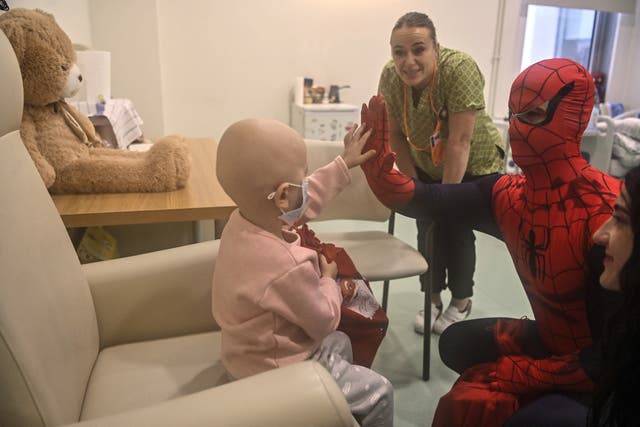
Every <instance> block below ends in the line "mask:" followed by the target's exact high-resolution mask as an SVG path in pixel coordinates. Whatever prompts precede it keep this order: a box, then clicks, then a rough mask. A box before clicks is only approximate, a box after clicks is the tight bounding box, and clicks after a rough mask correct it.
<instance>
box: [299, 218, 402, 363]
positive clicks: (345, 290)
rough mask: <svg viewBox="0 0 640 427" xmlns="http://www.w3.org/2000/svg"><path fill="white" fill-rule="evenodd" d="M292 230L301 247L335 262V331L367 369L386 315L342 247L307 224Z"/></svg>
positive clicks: (381, 335) (384, 329) (356, 360)
mask: <svg viewBox="0 0 640 427" xmlns="http://www.w3.org/2000/svg"><path fill="white" fill-rule="evenodd" d="M296 232H297V233H298V235H299V236H300V244H301V245H302V246H304V247H306V248H310V249H314V250H315V251H317V252H318V254H322V255H324V256H325V258H326V259H327V261H329V262H332V261H335V262H336V264H337V266H338V280H337V281H338V283H339V284H340V288H341V290H342V295H343V297H344V301H343V302H342V308H341V310H340V324H339V325H338V330H339V331H342V332H344V333H345V334H347V335H348V336H349V338H350V339H351V347H352V349H353V363H354V364H355V365H360V366H365V367H367V368H370V367H371V364H372V363H373V359H374V358H375V356H376V353H377V351H378V348H379V347H380V344H381V343H382V339H383V338H384V336H385V334H386V333H387V328H388V326H389V318H388V317H387V315H386V313H385V312H384V310H382V307H380V305H379V304H378V303H377V301H376V300H375V297H374V296H373V292H371V287H370V286H369V282H367V281H366V279H364V278H363V277H362V275H361V274H360V273H359V272H358V270H357V269H356V266H355V265H354V264H353V261H352V260H351V258H350V257H349V255H348V254H347V252H346V251H345V250H344V249H343V248H339V247H337V246H335V245H334V244H332V243H322V242H321V241H320V240H319V239H318V238H317V237H316V234H315V233H314V232H313V231H312V230H311V229H310V228H309V227H308V226H307V224H304V225H302V226H300V227H297V228H296ZM354 293H358V294H359V295H358V297H355V296H354Z"/></svg>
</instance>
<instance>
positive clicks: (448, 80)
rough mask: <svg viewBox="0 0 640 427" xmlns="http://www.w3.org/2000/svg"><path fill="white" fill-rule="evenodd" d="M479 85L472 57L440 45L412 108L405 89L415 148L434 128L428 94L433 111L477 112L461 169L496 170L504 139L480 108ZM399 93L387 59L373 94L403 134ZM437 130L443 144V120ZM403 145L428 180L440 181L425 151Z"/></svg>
mask: <svg viewBox="0 0 640 427" xmlns="http://www.w3.org/2000/svg"><path fill="white" fill-rule="evenodd" d="M483 89H484V77H483V76H482V73H481V72H480V69H479V68H478V65H477V64H476V62H475V61H474V60H473V58H471V56H469V55H467V54H466V53H464V52H460V51H456V50H453V49H447V48H443V47H441V48H440V55H439V58H438V71H437V73H436V79H435V83H434V88H433V90H430V87H429V86H427V87H426V88H425V89H424V90H423V91H422V95H421V96H420V101H419V103H418V106H417V107H414V103H413V102H412V99H413V97H412V94H411V89H410V88H408V90H407V105H406V106H405V107H406V114H407V125H408V127H409V135H410V136H411V142H412V143H413V144H414V145H416V146H417V147H420V148H422V147H426V146H429V145H430V144H429V141H430V137H431V135H432V134H433V133H434V130H435V127H436V114H435V113H434V112H433V110H432V108H431V100H430V96H431V92H433V104H434V107H435V111H437V112H441V111H442V110H446V111H447V112H448V113H458V112H462V111H470V110H476V111H477V114H476V121H475V126H474V129H473V135H472V137H471V151H470V153H469V163H468V165H467V171H466V173H467V174H468V175H486V174H490V173H494V172H499V171H501V170H502V168H503V166H504V161H503V157H504V150H505V146H504V141H502V138H501V137H500V133H499V132H498V129H497V128H496V127H495V125H494V124H493V121H492V120H491V117H489V115H488V114H487V112H486V110H485V105H484V93H483ZM403 91H404V83H403V82H402V80H401V79H400V77H399V76H398V74H397V73H396V70H395V67H394V64H393V61H389V62H388V63H387V64H386V65H385V67H384V69H383V70H382V75H381V76H380V84H379V87H378V92H379V93H381V94H383V95H384V98H385V101H386V103H387V109H388V110H389V116H390V117H392V118H394V119H395V120H397V121H398V123H399V124H400V127H401V129H402V132H403V134H404V133H405V125H404V111H405V109H404V107H403V102H404V93H403ZM440 134H441V138H442V143H444V144H446V143H447V139H448V137H449V124H448V121H447V120H446V119H444V120H443V121H442V124H441V129H440ZM405 136H406V135H405ZM409 149H410V152H411V156H412V157H413V161H414V163H415V164H416V166H418V167H419V168H421V169H422V170H424V171H425V172H426V173H427V174H428V175H429V176H430V177H432V178H433V179H442V172H443V164H442V163H441V164H439V165H438V166H435V165H434V164H433V162H432V161H431V150H430V149H427V150H424V151H418V150H415V149H414V148H413V147H411V145H409Z"/></svg>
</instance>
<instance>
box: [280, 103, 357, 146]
mask: <svg viewBox="0 0 640 427" xmlns="http://www.w3.org/2000/svg"><path fill="white" fill-rule="evenodd" d="M359 122H360V109H359V108H358V107H357V106H355V105H350V104H304V105H299V104H291V127H292V128H294V129H295V130H297V131H298V132H300V134H301V135H302V137H303V138H309V139H321V140H323V141H342V140H343V138H344V135H345V134H346V133H347V131H346V129H347V128H349V127H351V125H353V124H354V123H359Z"/></svg>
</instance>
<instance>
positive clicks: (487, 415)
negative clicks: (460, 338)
mask: <svg viewBox="0 0 640 427" xmlns="http://www.w3.org/2000/svg"><path fill="white" fill-rule="evenodd" d="M495 369H496V364H495V363H482V364H479V365H476V366H473V367H471V368H469V369H467V370H466V371H464V373H463V374H462V375H461V376H460V378H458V380H457V381H456V383H455V384H454V385H453V387H452V389H451V391H449V392H448V393H447V394H445V395H444V396H442V397H441V398H440V401H439V402H438V407H437V408H436V412H435V414H434V417H433V423H432V427H449V426H460V427H476V426H483V427H500V426H502V425H504V423H505V421H506V420H507V419H509V417H511V415H513V413H514V412H515V411H516V410H517V409H518V408H519V406H520V404H519V402H518V397H517V396H514V395H513V394H510V393H503V392H501V391H497V390H493V389H492V388H491V384H492V382H493V381H495V373H496V372H495Z"/></svg>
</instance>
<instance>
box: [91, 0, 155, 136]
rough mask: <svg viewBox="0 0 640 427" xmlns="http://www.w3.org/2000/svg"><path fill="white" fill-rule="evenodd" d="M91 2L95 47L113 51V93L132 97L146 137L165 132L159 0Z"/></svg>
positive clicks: (120, 96) (112, 94)
mask: <svg viewBox="0 0 640 427" xmlns="http://www.w3.org/2000/svg"><path fill="white" fill-rule="evenodd" d="M85 1H88V0H85ZM88 3H89V12H90V18H91V36H92V39H93V48H94V49H97V50H108V51H110V52H111V96H112V97H113V98H129V99H131V100H132V101H133V103H134V105H135V107H136V110H137V111H138V113H139V114H140V116H141V117H142V119H143V120H144V125H143V126H142V128H143V131H144V133H145V136H146V137H148V138H152V139H155V138H157V137H159V136H162V135H165V134H166V131H165V122H164V116H163V110H164V101H163V100H164V94H163V91H162V67H161V63H160V47H159V42H158V33H159V28H158V17H157V6H156V1H155V0H132V1H126V0H109V1H95V0H91V1H88Z"/></svg>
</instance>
